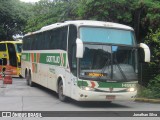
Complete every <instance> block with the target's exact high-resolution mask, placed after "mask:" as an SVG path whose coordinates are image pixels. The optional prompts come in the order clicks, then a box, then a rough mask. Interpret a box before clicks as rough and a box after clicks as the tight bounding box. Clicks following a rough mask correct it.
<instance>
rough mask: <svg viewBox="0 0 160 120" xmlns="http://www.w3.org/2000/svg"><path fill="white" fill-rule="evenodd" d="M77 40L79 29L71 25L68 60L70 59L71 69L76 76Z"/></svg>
mask: <svg viewBox="0 0 160 120" xmlns="http://www.w3.org/2000/svg"><path fill="white" fill-rule="evenodd" d="M76 38H77V28H76V26H74V25H70V26H69V36H68V59H69V66H70V69H71V71H72V73H73V74H74V75H76V74H77V72H76V68H77V59H76Z"/></svg>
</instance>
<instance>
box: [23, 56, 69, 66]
mask: <svg viewBox="0 0 160 120" xmlns="http://www.w3.org/2000/svg"><path fill="white" fill-rule="evenodd" d="M33 54H34V61H33V62H35V63H36V62H37V59H39V63H42V64H49V65H57V66H63V67H66V60H67V55H66V53H39V55H40V57H39V58H37V53H33ZM23 55H24V56H25V57H24V58H25V59H24V58H22V60H24V61H30V53H22V56H23Z"/></svg>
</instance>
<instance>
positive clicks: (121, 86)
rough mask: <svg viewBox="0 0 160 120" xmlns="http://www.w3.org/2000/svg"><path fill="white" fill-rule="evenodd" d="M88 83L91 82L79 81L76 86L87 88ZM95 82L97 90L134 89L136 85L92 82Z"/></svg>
mask: <svg viewBox="0 0 160 120" xmlns="http://www.w3.org/2000/svg"><path fill="white" fill-rule="evenodd" d="M89 82H91V81H86V80H79V81H78V86H79V87H81V86H85V87H87V86H89V85H90V84H89ZM93 82H95V83H96V84H98V88H111V87H113V88H129V87H136V83H126V82H121V83H119V82H116V83H115V82H112V83H111V82H98V81H93Z"/></svg>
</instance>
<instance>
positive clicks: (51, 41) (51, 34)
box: [23, 26, 68, 50]
mask: <svg viewBox="0 0 160 120" xmlns="http://www.w3.org/2000/svg"><path fill="white" fill-rule="evenodd" d="M67 33H68V26H65V27H61V28H56V29H53V30H49V31H46V32H43V33H37V34H34V35H31V36H27V37H25V38H24V40H23V43H24V45H23V49H24V50H49V49H62V50H66V49H67ZM30 46H31V47H30Z"/></svg>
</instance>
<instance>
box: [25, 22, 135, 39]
mask: <svg viewBox="0 0 160 120" xmlns="http://www.w3.org/2000/svg"><path fill="white" fill-rule="evenodd" d="M70 24H73V25H76V26H77V27H79V26H95V27H108V28H119V29H126V30H132V31H133V28H132V27H129V26H127V25H122V24H118V23H113V22H104V21H92V20H75V21H65V22H63V23H54V24H51V25H48V26H44V27H42V28H41V29H40V30H38V31H35V32H31V33H28V34H26V35H25V36H28V35H31V34H36V33H39V32H44V31H48V30H51V29H54V28H59V27H63V26H66V25H70Z"/></svg>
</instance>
